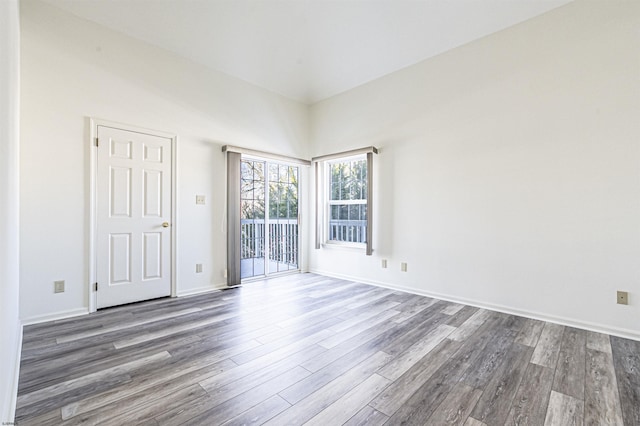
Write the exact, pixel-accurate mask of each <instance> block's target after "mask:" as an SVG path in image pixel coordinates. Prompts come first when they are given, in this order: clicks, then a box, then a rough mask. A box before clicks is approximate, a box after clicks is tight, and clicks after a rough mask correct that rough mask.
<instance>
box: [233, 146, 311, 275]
mask: <svg viewBox="0 0 640 426" xmlns="http://www.w3.org/2000/svg"><path fill="white" fill-rule="evenodd" d="M240 180H241V182H240V189H241V195H240V198H241V199H240V203H241V204H240V223H241V233H240V238H241V241H240V251H241V262H240V277H241V278H243V279H245V278H252V277H259V276H265V275H270V274H274V273H279V272H288V271H292V270H297V269H299V265H298V254H299V237H300V235H299V222H298V190H299V186H298V180H299V170H298V167H297V166H291V165H288V164H280V163H274V162H268V161H264V160H257V159H249V158H242V161H241V173H240ZM265 206H268V208H265Z"/></svg>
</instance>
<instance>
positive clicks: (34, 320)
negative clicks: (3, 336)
mask: <svg viewBox="0 0 640 426" xmlns="http://www.w3.org/2000/svg"><path fill="white" fill-rule="evenodd" d="M88 313H89V308H78V309H70V310H68V311H60V312H53V313H51V314H46V315H36V316H33V317H27V318H23V319H22V325H33V324H40V323H41V322H48V321H57V320H62V319H67V318H73V317H77V316H80V315H87V314H88Z"/></svg>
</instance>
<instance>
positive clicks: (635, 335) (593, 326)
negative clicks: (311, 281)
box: [310, 269, 640, 341]
mask: <svg viewBox="0 0 640 426" xmlns="http://www.w3.org/2000/svg"><path fill="white" fill-rule="evenodd" d="M310 272H312V273H314V274H319V275H326V276H328V277H333V278H339V279H345V280H349V281H356V282H361V283H363V284H370V285H374V286H376V287H384V288H388V289H390V290H398V291H403V292H405V293H411V294H417V295H419V296H426V297H433V298H435V299H440V300H446V301H448V302H455V303H461V304H464V305H470V306H475V307H477V308H483V309H488V310H490V311H497V312H503V313H505V314H511V315H517V316H521V317H526V318H531V319H536V320H541V321H547V322H552V323H555V324H560V325H565V326H569V327H575V328H581V329H583V330H589V331H595V332H598V333H605V334H610V335H612V336H618V337H624V338H625V339H632V340H638V341H640V333H639V332H637V331H635V330H629V329H625V328H619V327H610V326H607V325H604V324H598V323H592V322H587V321H580V320H575V319H572V318H566V317H560V316H556V315H550V314H545V313H542V312H536V311H527V310H522V309H514V308H511V307H509V306H503V305H497V304H493V303H487V302H481V301H477V300H473V299H466V298H463V297H455V296H450V295H447V294H441V293H435V292H429V291H423V290H419V289H415V288H412V287H406V286H402V285H396V284H391V283H387V282H382V281H374V280H363V279H361V278H359V277H356V276H351V275H343V274H334V273H332V272H328V271H321V270H317V269H313V270H311V271H310Z"/></svg>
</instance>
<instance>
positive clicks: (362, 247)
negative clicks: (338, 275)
mask: <svg viewBox="0 0 640 426" xmlns="http://www.w3.org/2000/svg"><path fill="white" fill-rule="evenodd" d="M321 246H322V248H326V249H330V250H345V251H353V252H366V251H367V245H366V244H357V243H356V244H349V243H331V242H325V243H323V244H321Z"/></svg>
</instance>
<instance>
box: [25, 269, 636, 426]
mask: <svg viewBox="0 0 640 426" xmlns="http://www.w3.org/2000/svg"><path fill="white" fill-rule="evenodd" d="M16 420H17V422H18V424H19V425H21V426H24V425H58V424H65V425H66V424H105V425H133V424H145V425H184V424H202V425H220V424H233V425H240V424H268V425H298V424H313V425H341V424H348V425H369V426H371V425H381V424H387V425H397V424H417V425H445V424H458V425H466V426H477V425H483V424H484V425H505V424H507V425H516V424H517V425H525V424H526V425H543V424H547V425H574V424H575V425H581V424H585V425H616V426H617V425H623V424H624V425H627V426H631V425H640V342H636V341H631V340H626V339H621V338H617V337H610V336H608V335H605V334H599V333H593V332H588V331H583V330H578V329H574V328H570V327H564V326H560V325H556V324H551V323H545V322H542V321H536V320H531V319H526V318H522V317H517V316H512V315H507V314H502V313H496V312H491V311H487V310H483V309H478V308H474V307H470V306H463V305H458V304H455V303H449V302H444V301H439V300H435V299H430V298H427V297H421V296H416V295H411V294H406V293H401V292H396V291H392V290H387V289H383V288H377V287H371V286H368V285H364V284H357V283H353V282H348V281H341V280H336V279H331V278H326V277H322V276H318V275H312V274H298V275H294V276H288V277H284V278H279V279H273V280H269V281H262V282H256V283H251V284H245V285H244V286H243V287H242V288H238V289H232V290H227V291H221V292H215V293H210V294H206V295H201V296H193V297H184V298H179V299H163V300H156V301H151V302H146V303H139V304H134V305H129V306H123V307H118V308H113V309H107V310H104V311H100V312H98V313H95V314H91V315H89V316H84V317H81V318H77V319H70V320H64V321H57V322H53V323H47V324H39V325H33V326H28V327H25V330H24V343H23V351H22V364H21V370H20V385H19V393H18V407H17V418H16Z"/></svg>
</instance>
